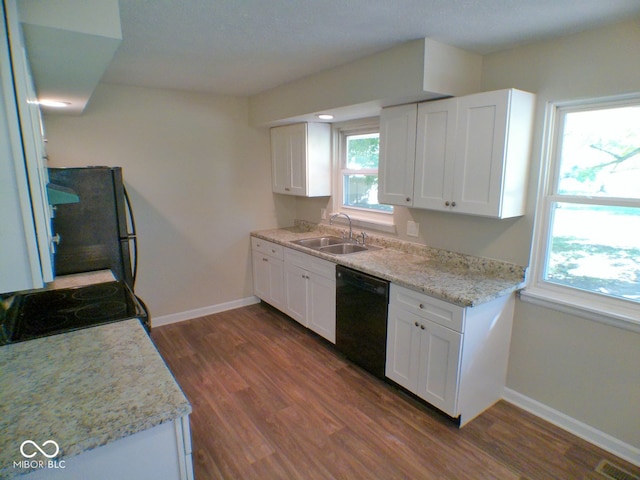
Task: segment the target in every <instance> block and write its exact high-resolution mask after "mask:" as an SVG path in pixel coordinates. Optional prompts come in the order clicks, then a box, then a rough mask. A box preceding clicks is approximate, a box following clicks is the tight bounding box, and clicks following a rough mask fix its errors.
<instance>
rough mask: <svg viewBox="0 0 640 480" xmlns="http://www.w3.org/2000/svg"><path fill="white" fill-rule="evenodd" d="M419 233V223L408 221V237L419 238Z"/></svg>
mask: <svg viewBox="0 0 640 480" xmlns="http://www.w3.org/2000/svg"><path fill="white" fill-rule="evenodd" d="M419 231H420V224H419V223H416V222H412V221H411V220H408V221H407V236H409V237H417V236H418V232H419Z"/></svg>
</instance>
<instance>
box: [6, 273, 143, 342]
mask: <svg viewBox="0 0 640 480" xmlns="http://www.w3.org/2000/svg"><path fill="white" fill-rule="evenodd" d="M11 312H12V314H11V315H10V322H9V323H10V325H9V328H8V330H9V331H8V332H7V337H8V341H9V343H14V342H20V341H23V340H30V339H32V338H37V337H43V336H47V335H55V334H58V333H63V332H68V331H71V330H77V329H81V328H87V327H91V326H94V325H100V324H104V323H110V322H117V321H122V320H128V319H130V318H140V320H141V321H142V323H143V325H144V326H145V328H148V325H147V320H148V319H147V314H146V311H145V309H144V308H143V306H142V305H141V304H140V302H139V301H138V299H137V298H136V297H135V295H134V294H133V292H131V290H130V289H129V287H128V286H127V285H126V284H125V283H123V282H118V281H115V282H107V283H98V284H94V285H86V286H81V287H74V288H65V289H60V290H46V291H40V292H34V293H28V294H23V295H19V296H18V297H16V298H15V299H14V302H13V304H12V307H11Z"/></svg>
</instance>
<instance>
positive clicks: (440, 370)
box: [415, 319, 462, 417]
mask: <svg viewBox="0 0 640 480" xmlns="http://www.w3.org/2000/svg"><path fill="white" fill-rule="evenodd" d="M418 323H419V325H420V326H419V328H420V360H419V368H418V389H417V391H416V392H415V393H416V394H417V395H418V396H419V397H421V398H423V399H425V400H426V401H427V402H429V403H430V404H432V405H433V406H435V407H437V408H439V409H440V410H442V411H443V412H445V413H447V414H448V415H451V416H452V417H455V416H457V415H458V412H457V400H458V377H459V370H460V352H461V345H462V334H460V333H457V332H454V331H453V330H449V329H448V328H446V327H443V326H441V325H437V324H435V323H433V322H430V321H429V320H424V319H421V320H418Z"/></svg>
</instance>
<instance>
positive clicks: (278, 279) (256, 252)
mask: <svg viewBox="0 0 640 480" xmlns="http://www.w3.org/2000/svg"><path fill="white" fill-rule="evenodd" d="M251 249H252V258H251V259H252V263H253V293H254V294H255V296H256V297H258V298H260V299H261V300H263V301H265V302H267V303H268V304H270V305H272V306H274V307H276V308H277V309H279V310H282V309H283V308H284V262H283V247H282V246H281V245H277V244H275V243H272V242H268V241H266V240H261V239H258V238H255V237H251Z"/></svg>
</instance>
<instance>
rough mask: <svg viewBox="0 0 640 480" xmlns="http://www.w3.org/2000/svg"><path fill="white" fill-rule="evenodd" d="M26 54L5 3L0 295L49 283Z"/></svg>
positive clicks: (0, 37)
mask: <svg viewBox="0 0 640 480" xmlns="http://www.w3.org/2000/svg"><path fill="white" fill-rule="evenodd" d="M5 19H6V23H5V21H4V20H5ZM5 25H8V28H9V32H7V30H5ZM9 39H11V41H9ZM24 52H25V51H24V47H23V45H22V36H21V32H20V26H19V22H18V15H17V9H16V4H15V2H12V1H7V2H4V4H3V21H2V22H1V24H0V73H1V75H0V87H1V91H0V153H1V155H0V166H1V167H2V170H3V172H4V174H3V175H2V179H1V180H0V204H1V205H2V207H3V208H2V212H1V213H0V223H1V224H2V225H3V227H2V229H0V230H1V231H0V293H4V292H11V291H17V290H26V289H32V288H40V287H42V286H43V285H44V283H45V282H49V281H51V280H53V259H52V252H53V246H52V243H51V209H50V206H49V204H48V199H47V194H46V185H47V182H48V176H47V170H46V168H45V167H46V165H45V154H44V143H43V138H42V127H41V122H40V111H39V109H38V105H37V103H36V102H35V93H34V90H33V84H32V81H31V76H30V73H29V67H28V64H27V59H26V56H25V53H24Z"/></svg>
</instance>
